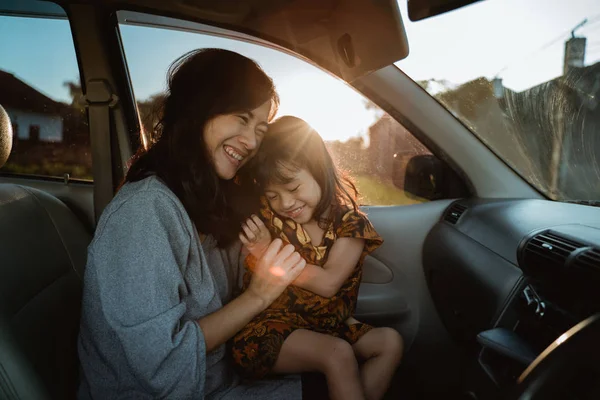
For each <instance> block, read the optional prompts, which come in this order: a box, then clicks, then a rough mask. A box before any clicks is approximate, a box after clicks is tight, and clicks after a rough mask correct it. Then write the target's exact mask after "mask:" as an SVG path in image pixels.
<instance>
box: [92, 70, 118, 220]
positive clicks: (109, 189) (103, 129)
mask: <svg viewBox="0 0 600 400" xmlns="http://www.w3.org/2000/svg"><path fill="white" fill-rule="evenodd" d="M84 100H85V103H86V107H87V108H88V113H89V114H88V115H89V122H90V137H91V146H92V173H93V177H94V217H95V220H96V222H98V220H99V219H100V215H101V214H102V210H104V207H106V205H107V204H108V203H109V202H110V201H111V200H112V198H113V195H114V184H113V170H112V154H111V143H110V109H111V108H113V107H114V106H115V105H116V104H117V103H118V101H119V98H118V97H117V95H115V94H114V93H113V91H112V89H111V87H110V85H109V84H108V82H107V81H105V80H104V79H91V80H89V81H87V84H86V94H85V96H84Z"/></svg>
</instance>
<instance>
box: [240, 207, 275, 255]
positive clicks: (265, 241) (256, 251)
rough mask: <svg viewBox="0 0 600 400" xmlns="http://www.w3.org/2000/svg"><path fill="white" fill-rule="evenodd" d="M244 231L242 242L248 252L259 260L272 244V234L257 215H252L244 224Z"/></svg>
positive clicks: (241, 237) (241, 234) (241, 236)
mask: <svg viewBox="0 0 600 400" xmlns="http://www.w3.org/2000/svg"><path fill="white" fill-rule="evenodd" d="M242 230H243V232H240V240H241V241H242V243H243V244H244V246H246V248H247V249H248V251H249V252H250V253H251V254H252V255H253V256H254V257H256V258H257V259H259V258H260V257H261V256H262V255H263V253H264V252H265V250H267V247H269V244H271V233H269V230H268V229H267V227H266V226H265V224H264V223H263V222H262V221H261V219H260V218H258V216H256V215H252V217H250V218H248V219H247V220H246V222H244V223H243V224H242Z"/></svg>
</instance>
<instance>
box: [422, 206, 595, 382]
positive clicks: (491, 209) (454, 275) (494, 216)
mask: <svg viewBox="0 0 600 400" xmlns="http://www.w3.org/2000/svg"><path fill="white" fill-rule="evenodd" d="M423 265H424V269H425V275H426V279H427V284H428V287H429V290H430V293H431V296H432V298H433V300H434V303H435V305H436V309H437V311H438V313H439V315H440V318H441V319H442V322H443V323H444V325H445V326H446V328H447V330H448V331H449V333H450V335H451V336H452V338H453V339H455V341H457V342H458V343H460V344H462V348H463V349H466V350H467V352H469V353H470V354H474V355H476V360H477V365H478V368H479V369H480V370H481V371H483V373H485V375H486V376H487V377H488V378H490V379H489V380H490V381H491V382H492V384H493V385H495V386H496V387H502V386H504V385H506V384H509V383H512V382H514V381H515V379H516V378H517V377H518V375H519V374H520V373H521V372H522V371H523V369H524V368H525V367H526V366H527V365H528V364H529V363H530V362H531V361H533V359H534V358H535V357H536V356H537V355H539V354H540V353H541V352H542V351H543V350H544V349H545V348H546V347H547V346H548V345H549V344H550V343H552V341H554V340H555V339H556V338H557V337H559V336H560V335H561V334H562V333H564V332H565V331H567V330H568V329H570V328H571V327H572V326H574V325H575V324H577V323H578V322H580V321H581V320H583V319H585V318H587V317H588V316H590V315H592V314H594V313H597V312H600V290H598V289H599V288H600V209H599V208H596V207H591V206H583V205H577V204H570V203H559V202H553V201H544V200H484V199H464V200H458V201H455V202H454V203H452V204H451V205H450V206H449V207H448V209H447V210H446V211H445V212H444V214H443V216H442V219H441V220H440V221H439V222H438V223H437V224H436V225H435V226H434V227H433V229H432V230H431V232H430V233H429V235H428V237H427V239H426V241H425V243H424V247H423Z"/></svg>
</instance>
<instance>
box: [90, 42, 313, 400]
mask: <svg viewBox="0 0 600 400" xmlns="http://www.w3.org/2000/svg"><path fill="white" fill-rule="evenodd" d="M168 83H169V85H168V86H169V90H168V93H167V96H166V98H165V100H164V106H163V110H162V117H161V119H160V121H159V123H158V124H157V129H156V132H157V133H158V135H159V137H158V138H157V139H156V140H155V141H154V144H152V146H150V148H149V149H148V150H145V149H141V150H140V151H139V152H138V154H137V155H136V157H134V160H133V163H132V165H131V168H130V169H129V172H128V174H127V177H126V178H125V184H124V185H123V186H122V188H121V189H120V190H119V192H118V193H117V195H116V196H115V198H114V199H113V200H112V202H111V203H110V204H109V205H108V206H107V207H106V209H105V210H104V212H103V214H102V217H101V218H100V221H99V222H98V226H97V229H96V233H95V236H94V239H93V241H92V243H91V244H90V247H89V251H88V263H87V268H86V273H85V282H84V294H83V312H82V321H81V332H80V336H79V355H80V360H81V364H82V371H83V375H82V383H81V386H80V389H79V394H78V395H79V398H81V399H87V398H100V399H118V398H155V397H160V398H173V399H187V398H195V399H202V398H205V397H206V398H223V397H227V398H250V399H251V398H257V399H258V398H260V399H270V398H273V399H279V398H299V397H301V393H300V392H301V388H300V381H299V379H297V378H288V379H282V380H274V381H268V382H267V381H265V382H258V383H257V384H253V385H252V386H244V385H241V384H240V383H239V382H238V378H237V377H236V376H235V375H234V374H233V373H232V371H231V369H230V366H229V365H228V363H227V362H226V357H225V346H224V343H225V342H226V341H227V340H229V339H230V338H231V337H233V335H234V334H235V333H236V332H238V331H239V330H240V329H241V328H242V327H243V326H245V325H246V324H247V323H248V322H249V321H250V320H251V319H252V318H253V317H254V316H256V315H258V314H259V313H260V312H261V311H263V310H264V309H266V307H267V306H268V305H269V304H271V302H272V301H273V300H274V299H276V298H277V297H278V296H279V295H280V294H281V293H282V292H283V290H284V289H285V288H286V286H287V285H288V284H289V283H290V282H292V281H293V280H294V279H295V278H296V277H297V276H298V274H299V273H300V272H301V271H302V269H303V268H304V265H305V262H304V261H303V260H302V259H301V257H300V256H299V255H298V253H296V252H294V250H293V247H292V246H289V245H288V246H285V247H282V243H281V241H278V242H274V243H273V244H272V245H271V246H270V247H269V249H268V250H267V251H266V253H265V255H264V256H263V257H262V258H261V259H260V261H259V267H258V269H259V271H260V272H259V273H258V274H257V275H256V276H255V278H254V279H253V280H252V282H251V284H250V288H249V290H247V291H246V292H244V293H243V294H241V295H240V296H239V297H237V298H235V299H232V298H233V297H234V291H235V289H236V288H237V287H238V283H239V279H240V271H241V268H242V267H241V265H242V262H241V257H240V249H241V246H240V245H239V244H236V243H235V238H236V235H237V233H238V231H239V227H240V225H239V219H238V218H236V217H235V213H234V212H233V207H232V205H231V201H230V199H231V198H232V196H231V192H232V190H235V186H236V185H235V184H233V183H232V180H233V178H234V177H236V175H237V174H238V170H239V169H240V168H241V167H243V165H244V164H246V163H247V162H248V160H250V159H251V158H252V157H253V156H254V154H255V153H256V151H257V149H258V147H259V146H260V143H261V140H262V137H263V136H264V134H265V132H266V129H267V123H268V122H269V120H270V119H271V118H272V116H273V115H274V114H275V112H276V109H277V105H278V97H277V94H276V92H275V88H274V86H273V82H272V81H271V79H270V78H269V77H268V76H266V75H265V73H264V72H263V71H262V70H261V69H260V67H259V66H258V65H256V64H255V63H254V62H253V61H251V60H249V59H247V58H245V57H243V56H241V55H239V54H236V53H233V52H229V51H224V50H216V49H207V50H196V51H193V52H191V53H188V54H186V55H185V56H183V57H182V58H180V59H179V60H177V61H176V62H175V63H174V64H173V65H172V66H171V68H170V70H169V82H168ZM271 272H275V273H271Z"/></svg>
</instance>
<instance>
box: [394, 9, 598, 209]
mask: <svg viewBox="0 0 600 400" xmlns="http://www.w3.org/2000/svg"><path fill="white" fill-rule="evenodd" d="M398 4H399V6H400V10H401V12H402V15H403V16H407V15H408V13H407V10H406V1H403V0H400V1H399V2H398ZM405 25H406V32H407V35H408V40H409V43H410V55H409V56H408V57H407V58H406V59H405V60H402V61H400V62H398V63H396V66H397V67H398V68H400V69H401V70H402V71H403V72H405V73H406V74H407V75H408V76H410V77H411V79H413V80H414V81H416V82H417V83H419V84H420V85H421V86H422V87H423V88H424V89H425V90H427V91H428V92H429V93H430V94H431V95H432V96H434V97H435V98H436V99H437V100H438V101H439V102H440V103H441V104H443V105H444V106H445V107H446V108H448V109H449V111H450V112H452V114H453V115H454V116H455V117H456V118H458V119H459V120H460V121H462V123H463V124H464V125H465V126H466V127H468V128H469V129H470V130H471V131H472V132H473V133H474V134H475V135H477V136H478V137H479V138H480V139H481V140H482V141H483V142H484V143H485V144H486V145H487V146H488V147H489V148H491V149H492V150H493V151H494V152H495V153H496V154H497V155H498V156H499V157H501V158H502V159H503V160H504V161H505V162H506V163H508V164H509V165H510V166H511V167H512V168H513V169H515V170H516V171H517V172H518V173H519V174H520V175H521V176H523V177H524V178H525V179H527V180H528V181H529V182H530V183H531V184H532V185H534V186H535V187H536V188H537V189H538V190H540V191H541V192H543V193H544V194H545V195H547V196H548V197H549V198H552V199H555V200H561V201H568V200H598V199H600V2H598V0H569V1H565V0H486V1H482V2H478V3H475V4H473V5H471V6H468V7H465V8H462V9H458V10H456V11H453V12H450V13H447V14H444V15H440V16H437V17H433V18H430V19H426V20H423V21H418V22H411V21H410V20H409V19H408V18H407V17H405Z"/></svg>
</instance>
